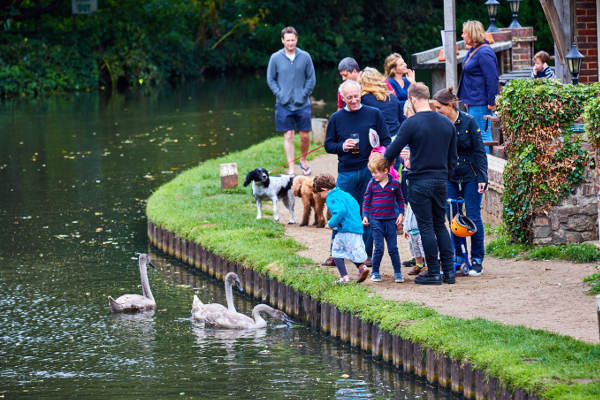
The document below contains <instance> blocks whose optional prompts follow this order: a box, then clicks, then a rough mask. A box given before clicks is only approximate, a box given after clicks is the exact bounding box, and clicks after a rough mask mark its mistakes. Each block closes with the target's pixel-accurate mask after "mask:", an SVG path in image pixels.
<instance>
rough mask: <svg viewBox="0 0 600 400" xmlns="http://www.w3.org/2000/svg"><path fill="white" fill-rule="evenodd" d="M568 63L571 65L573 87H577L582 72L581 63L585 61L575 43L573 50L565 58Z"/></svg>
mask: <svg viewBox="0 0 600 400" xmlns="http://www.w3.org/2000/svg"><path fill="white" fill-rule="evenodd" d="M565 58H566V59H567V63H568V64H569V72H570V73H571V80H572V81H573V85H577V83H578V82H579V78H578V75H579V71H581V61H583V54H581V53H580V52H579V50H577V45H576V44H575V43H573V46H571V50H569V52H568V53H567V55H566V56H565Z"/></svg>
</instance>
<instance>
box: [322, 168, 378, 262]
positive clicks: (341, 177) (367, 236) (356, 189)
mask: <svg viewBox="0 0 600 400" xmlns="http://www.w3.org/2000/svg"><path fill="white" fill-rule="evenodd" d="M369 180H371V171H369V168H367V167H364V168H363V169H360V170H358V171H344V172H338V177H337V182H336V186H337V187H339V188H340V189H342V190H343V191H344V192H348V193H350V195H351V196H352V197H354V198H355V199H356V201H357V202H358V205H359V206H360V212H361V215H360V216H359V218H361V219H362V203H363V199H364V196H365V191H366V190H367V185H368V184H369ZM335 234H336V231H331V243H333V238H334V237H335ZM363 241H364V242H365V251H366V252H367V256H369V257H371V256H372V255H373V236H372V235H371V228H370V227H369V226H365V227H364V232H363Z"/></svg>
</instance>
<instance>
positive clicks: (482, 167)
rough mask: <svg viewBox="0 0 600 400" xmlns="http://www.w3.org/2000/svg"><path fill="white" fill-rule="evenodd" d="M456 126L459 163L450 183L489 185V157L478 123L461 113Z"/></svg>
mask: <svg viewBox="0 0 600 400" xmlns="http://www.w3.org/2000/svg"><path fill="white" fill-rule="evenodd" d="M454 126H455V127H456V131H457V134H458V135H457V140H456V151H457V153H458V162H457V164H456V169H455V170H454V171H453V173H452V174H451V175H450V181H452V182H457V183H467V182H473V181H476V182H478V183H479V182H483V183H487V181H488V175H487V169H488V163H487V156H486V154H485V148H484V147H483V141H482V139H481V130H480V129H479V126H478V125H477V121H475V118H473V117H472V116H471V115H469V114H467V113H465V112H463V111H459V112H458V119H457V120H456V122H455V123H454Z"/></svg>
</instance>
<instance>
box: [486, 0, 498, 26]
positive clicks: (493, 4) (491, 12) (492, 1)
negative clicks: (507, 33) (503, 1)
mask: <svg viewBox="0 0 600 400" xmlns="http://www.w3.org/2000/svg"><path fill="white" fill-rule="evenodd" d="M499 5H500V3H499V2H498V0H487V1H486V2H485V6H486V7H487V12H488V16H489V17H490V26H489V27H488V28H487V31H486V32H498V27H497V26H496V14H497V13H498V6H499Z"/></svg>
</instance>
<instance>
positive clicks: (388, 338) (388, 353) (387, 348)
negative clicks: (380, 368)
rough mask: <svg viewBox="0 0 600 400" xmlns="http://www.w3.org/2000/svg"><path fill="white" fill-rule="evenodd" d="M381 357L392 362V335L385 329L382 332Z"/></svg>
mask: <svg viewBox="0 0 600 400" xmlns="http://www.w3.org/2000/svg"><path fill="white" fill-rule="evenodd" d="M381 359H382V360H383V361H385V362H392V335H391V333H389V332H387V331H385V332H383V344H382V346H381Z"/></svg>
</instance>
